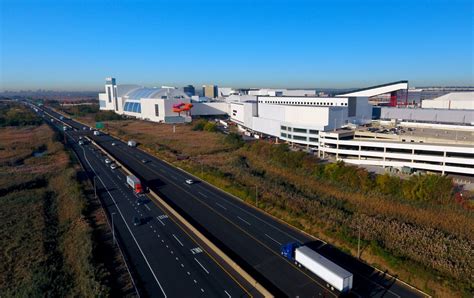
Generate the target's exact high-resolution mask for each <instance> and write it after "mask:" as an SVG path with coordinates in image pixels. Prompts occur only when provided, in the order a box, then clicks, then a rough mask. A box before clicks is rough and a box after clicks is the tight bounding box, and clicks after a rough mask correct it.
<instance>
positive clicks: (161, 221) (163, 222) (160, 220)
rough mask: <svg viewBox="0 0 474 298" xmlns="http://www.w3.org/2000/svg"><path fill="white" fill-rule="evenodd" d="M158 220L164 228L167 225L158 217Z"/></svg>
mask: <svg viewBox="0 0 474 298" xmlns="http://www.w3.org/2000/svg"><path fill="white" fill-rule="evenodd" d="M156 219H158V221H159V222H160V223H161V224H162V225H163V226H164V225H165V223H164V222H162V221H161V219H159V218H158V217H157V218H156Z"/></svg>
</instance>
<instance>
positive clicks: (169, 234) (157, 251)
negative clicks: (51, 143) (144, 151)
mask: <svg viewBox="0 0 474 298" xmlns="http://www.w3.org/2000/svg"><path fill="white" fill-rule="evenodd" d="M60 128H61V127H60ZM67 133H68V134H69V135H74V134H75V133H74V132H67ZM75 137H77V136H75ZM76 143H77V138H76V139H75V140H74V141H73V142H71V145H72V147H73V149H74V150H75V151H76V153H77V154H78V157H79V159H80V160H81V162H83V163H84V164H85V168H86V170H88V171H90V172H92V174H93V175H96V177H98V179H96V181H97V184H98V185H99V188H98V190H99V193H100V194H101V197H102V198H103V201H104V205H105V206H106V208H107V210H108V212H109V214H113V213H115V215H116V216H115V222H114V226H115V227H116V234H117V236H118V237H120V238H121V239H122V241H123V242H124V243H125V246H126V249H127V251H130V252H129V253H128V255H129V259H130V260H132V267H133V268H135V270H134V271H135V272H137V274H138V276H139V279H140V280H139V282H138V283H137V284H138V286H139V288H141V289H143V292H142V294H145V295H146V296H165V297H166V296H172V297H174V296H180V297H191V296H192V297H195V296H199V295H202V296H206V297H208V296H210V297H232V296H233V297H242V296H247V295H248V293H247V292H246V291H245V290H244V289H243V288H241V287H240V286H239V285H238V284H237V283H236V281H235V280H233V279H232V278H231V277H230V276H229V275H228V273H227V272H224V270H223V269H222V268H221V267H220V266H218V265H217V264H216V263H215V262H214V261H213V260H212V259H211V258H210V257H209V256H208V255H207V252H205V251H204V250H203V249H202V248H201V247H200V246H199V245H197V244H196V243H195V242H194V241H193V240H192V239H191V238H190V237H188V235H187V234H186V233H184V232H183V230H181V228H180V227H178V226H177V225H176V224H175V223H174V222H173V221H171V220H170V217H169V216H168V215H167V214H166V212H165V211H164V210H162V209H161V208H160V207H158V206H157V205H155V204H152V203H150V200H149V199H148V198H147V197H146V196H143V197H141V199H142V200H143V201H144V204H140V205H138V204H137V197H136V196H135V195H134V194H133V192H132V191H131V189H130V188H128V187H127V185H126V184H125V179H126V177H125V174H124V173H123V172H122V171H120V170H118V169H116V170H111V169H110V168H109V166H107V165H106V164H105V163H104V162H103V159H104V158H105V157H103V156H102V155H101V154H100V153H98V151H97V150H93V149H92V148H93V147H92V146H91V145H84V146H78V145H77V144H76ZM81 151H82V152H81ZM133 216H140V217H141V218H142V219H143V221H144V224H142V225H140V226H137V227H135V226H133V224H132V218H133ZM120 219H121V220H120ZM122 236H123V237H122ZM128 236H129V237H128ZM140 255H141V256H142V258H141V257H140ZM143 261H144V262H143ZM147 267H148V268H147ZM150 273H151V274H150Z"/></svg>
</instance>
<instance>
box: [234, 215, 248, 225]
mask: <svg viewBox="0 0 474 298" xmlns="http://www.w3.org/2000/svg"><path fill="white" fill-rule="evenodd" d="M237 218H238V219H240V220H241V221H243V222H245V223H246V224H248V225H249V226H250V225H251V224H250V223H249V222H248V221H246V220H245V219H243V218H242V217H240V216H237Z"/></svg>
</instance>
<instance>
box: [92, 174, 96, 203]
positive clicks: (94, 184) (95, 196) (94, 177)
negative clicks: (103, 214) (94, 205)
mask: <svg viewBox="0 0 474 298" xmlns="http://www.w3.org/2000/svg"><path fill="white" fill-rule="evenodd" d="M95 178H97V176H94V178H93V179H92V180H93V181H94V196H95V198H96V199H97V184H96V182H95Z"/></svg>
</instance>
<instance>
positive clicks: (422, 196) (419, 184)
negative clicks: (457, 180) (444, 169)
mask: <svg viewBox="0 0 474 298" xmlns="http://www.w3.org/2000/svg"><path fill="white" fill-rule="evenodd" d="M453 189H454V188H453V182H452V179H451V178H449V177H446V176H441V175H413V176H411V177H410V178H409V179H408V180H405V181H403V187H402V191H403V197H404V198H405V199H407V200H413V201H424V202H427V201H431V202H437V203H448V202H450V201H451V199H452V197H453Z"/></svg>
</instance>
